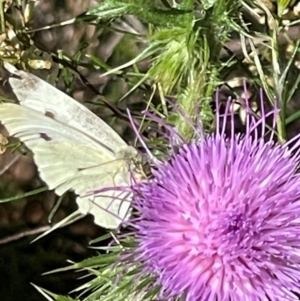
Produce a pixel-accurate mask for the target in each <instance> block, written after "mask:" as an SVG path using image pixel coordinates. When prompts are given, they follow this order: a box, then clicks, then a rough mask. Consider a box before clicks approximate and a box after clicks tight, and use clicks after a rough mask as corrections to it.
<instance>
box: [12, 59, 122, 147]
mask: <svg viewBox="0 0 300 301" xmlns="http://www.w3.org/2000/svg"><path fill="white" fill-rule="evenodd" d="M6 68H7V69H8V70H9V71H10V72H11V73H13V74H14V75H15V76H16V77H11V78H10V79H9V83H10V85H11V86H12V88H13V91H14V93H15V94H16V96H17V98H18V100H19V101H20V104H21V105H22V106H26V107H30V108H33V109H34V110H36V111H39V112H41V113H42V114H43V115H45V114H48V115H50V114H51V115H52V116H53V118H54V119H56V120H58V121H59V122H62V123H64V124H67V125H69V126H71V127H73V128H76V129H77V130H79V131H81V132H83V133H85V134H87V135H89V136H91V137H93V139H94V140H97V141H98V142H99V143H102V144H103V145H106V147H108V148H110V149H111V150H115V149H119V148H120V147H122V146H123V147H125V146H126V143H125V142H124V141H123V140H122V138H121V137H120V136H119V135H118V134H117V133H116V132H115V131H114V130H113V129H112V128H111V127H110V126H109V125H107V124H106V123H105V122H104V121H103V120H101V119H100V118H99V117H98V116H96V115H95V114H93V113H92V112H91V111H90V110H88V109H87V108H86V107H84V106H83V105H82V104H80V103H79V102H77V101H76V100H74V99H73V98H71V97H70V96H68V95H67V94H65V93H63V92H61V91H60V90H58V89H56V88H55V87H53V86H52V85H50V84H48V83H47V82H45V81H44V80H42V79H40V78H39V77H37V76H35V75H33V74H31V73H27V72H24V71H21V70H17V69H16V68H14V67H13V66H12V65H9V64H6Z"/></svg>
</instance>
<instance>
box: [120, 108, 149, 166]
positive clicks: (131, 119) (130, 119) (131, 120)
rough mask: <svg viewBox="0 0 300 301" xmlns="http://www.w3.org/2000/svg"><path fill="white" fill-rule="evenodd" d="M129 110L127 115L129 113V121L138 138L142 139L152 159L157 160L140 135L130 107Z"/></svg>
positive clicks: (141, 141)
mask: <svg viewBox="0 0 300 301" xmlns="http://www.w3.org/2000/svg"><path fill="white" fill-rule="evenodd" d="M126 111H127V115H128V118H129V121H130V124H131V126H132V128H133V130H134V132H135V134H136V136H137V138H138V140H139V141H140V143H141V144H142V146H143V148H144V149H145V151H146V152H147V154H148V156H149V157H150V159H151V160H155V158H154V156H153V155H152V154H151V152H150V150H149V148H148V147H147V145H146V143H145V141H144V140H143V138H142V136H141V135H140V133H139V131H138V129H137V127H136V126H135V123H134V120H133V118H132V116H131V114H130V111H129V109H127V110H126Z"/></svg>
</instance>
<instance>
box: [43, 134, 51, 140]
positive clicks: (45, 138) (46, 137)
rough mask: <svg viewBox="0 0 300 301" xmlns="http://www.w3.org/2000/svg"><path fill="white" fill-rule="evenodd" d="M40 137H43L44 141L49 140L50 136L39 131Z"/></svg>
mask: <svg viewBox="0 0 300 301" xmlns="http://www.w3.org/2000/svg"><path fill="white" fill-rule="evenodd" d="M41 138H42V139H44V140H45V141H51V140H52V139H51V137H49V136H48V135H47V134H45V133H41Z"/></svg>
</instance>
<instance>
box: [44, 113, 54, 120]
mask: <svg viewBox="0 0 300 301" xmlns="http://www.w3.org/2000/svg"><path fill="white" fill-rule="evenodd" d="M45 116H47V117H50V118H52V119H55V115H54V114H53V113H52V112H50V111H46V113H45Z"/></svg>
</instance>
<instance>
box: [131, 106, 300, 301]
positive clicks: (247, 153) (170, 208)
mask: <svg viewBox="0 0 300 301" xmlns="http://www.w3.org/2000/svg"><path fill="white" fill-rule="evenodd" d="M261 103H262V104H263V101H262V100H261ZM229 108H230V103H228V104H227V106H226V110H225V115H224V116H220V113H219V104H218V102H217V112H216V124H217V126H216V129H217V130H216V133H214V134H211V135H204V134H202V133H201V132H202V130H201V128H199V129H198V135H199V139H197V141H193V142H186V143H184V144H183V145H181V146H179V151H178V152H176V153H174V154H173V155H172V157H171V158H170V159H169V161H167V162H161V163H157V164H156V169H155V170H153V179H152V180H150V181H149V182H146V183H142V184H140V185H139V186H138V191H137V193H136V194H135V197H134V206H135V208H136V209H137V210H138V211H139V212H140V216H139V217H138V218H136V219H135V220H132V225H133V227H134V235H135V237H136V244H137V245H136V248H135V250H134V256H131V259H130V260H131V264H135V263H138V262H142V270H141V275H145V274H150V275H153V276H155V278H156V283H155V284H154V285H159V286H160V287H161V296H160V297H161V298H162V299H163V300H175V298H182V300H185V301H241V300H242V301H244V300H245V301H247V300H249V301H264V300H266V301H268V300H270V301H290V300H298V298H297V297H296V295H295V293H300V175H299V174H298V173H296V171H297V166H298V162H299V154H298V152H296V151H295V149H296V147H297V146H298V144H297V143H296V145H294V146H293V147H290V146H291V145H290V144H291V141H290V142H288V143H285V144H279V143H276V142H274V139H273V138H274V137H273V136H274V134H275V130H274V127H275V118H276V116H277V114H278V110H276V109H274V110H273V111H272V112H269V113H265V112H264V110H263V105H262V110H261V117H255V116H254V115H253V114H252V113H251V112H250V109H249V106H248V104H247V102H246V111H247V112H248V113H247V119H246V133H245V134H244V135H242V134H238V133H236V132H235V129H234V118H233V113H230V112H229V111H230V110H229ZM267 117H272V118H273V120H274V124H273V130H271V135H270V136H269V138H268V139H266V138H265V137H264V136H265V128H266V126H265V122H266V118H267ZM228 122H229V123H230V124H231V132H230V134H229V135H226V134H225V128H226V126H227V123H228ZM221 123H222V124H221ZM294 141H295V139H294ZM132 258H134V259H132ZM132 261H133V262H132Z"/></svg>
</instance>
